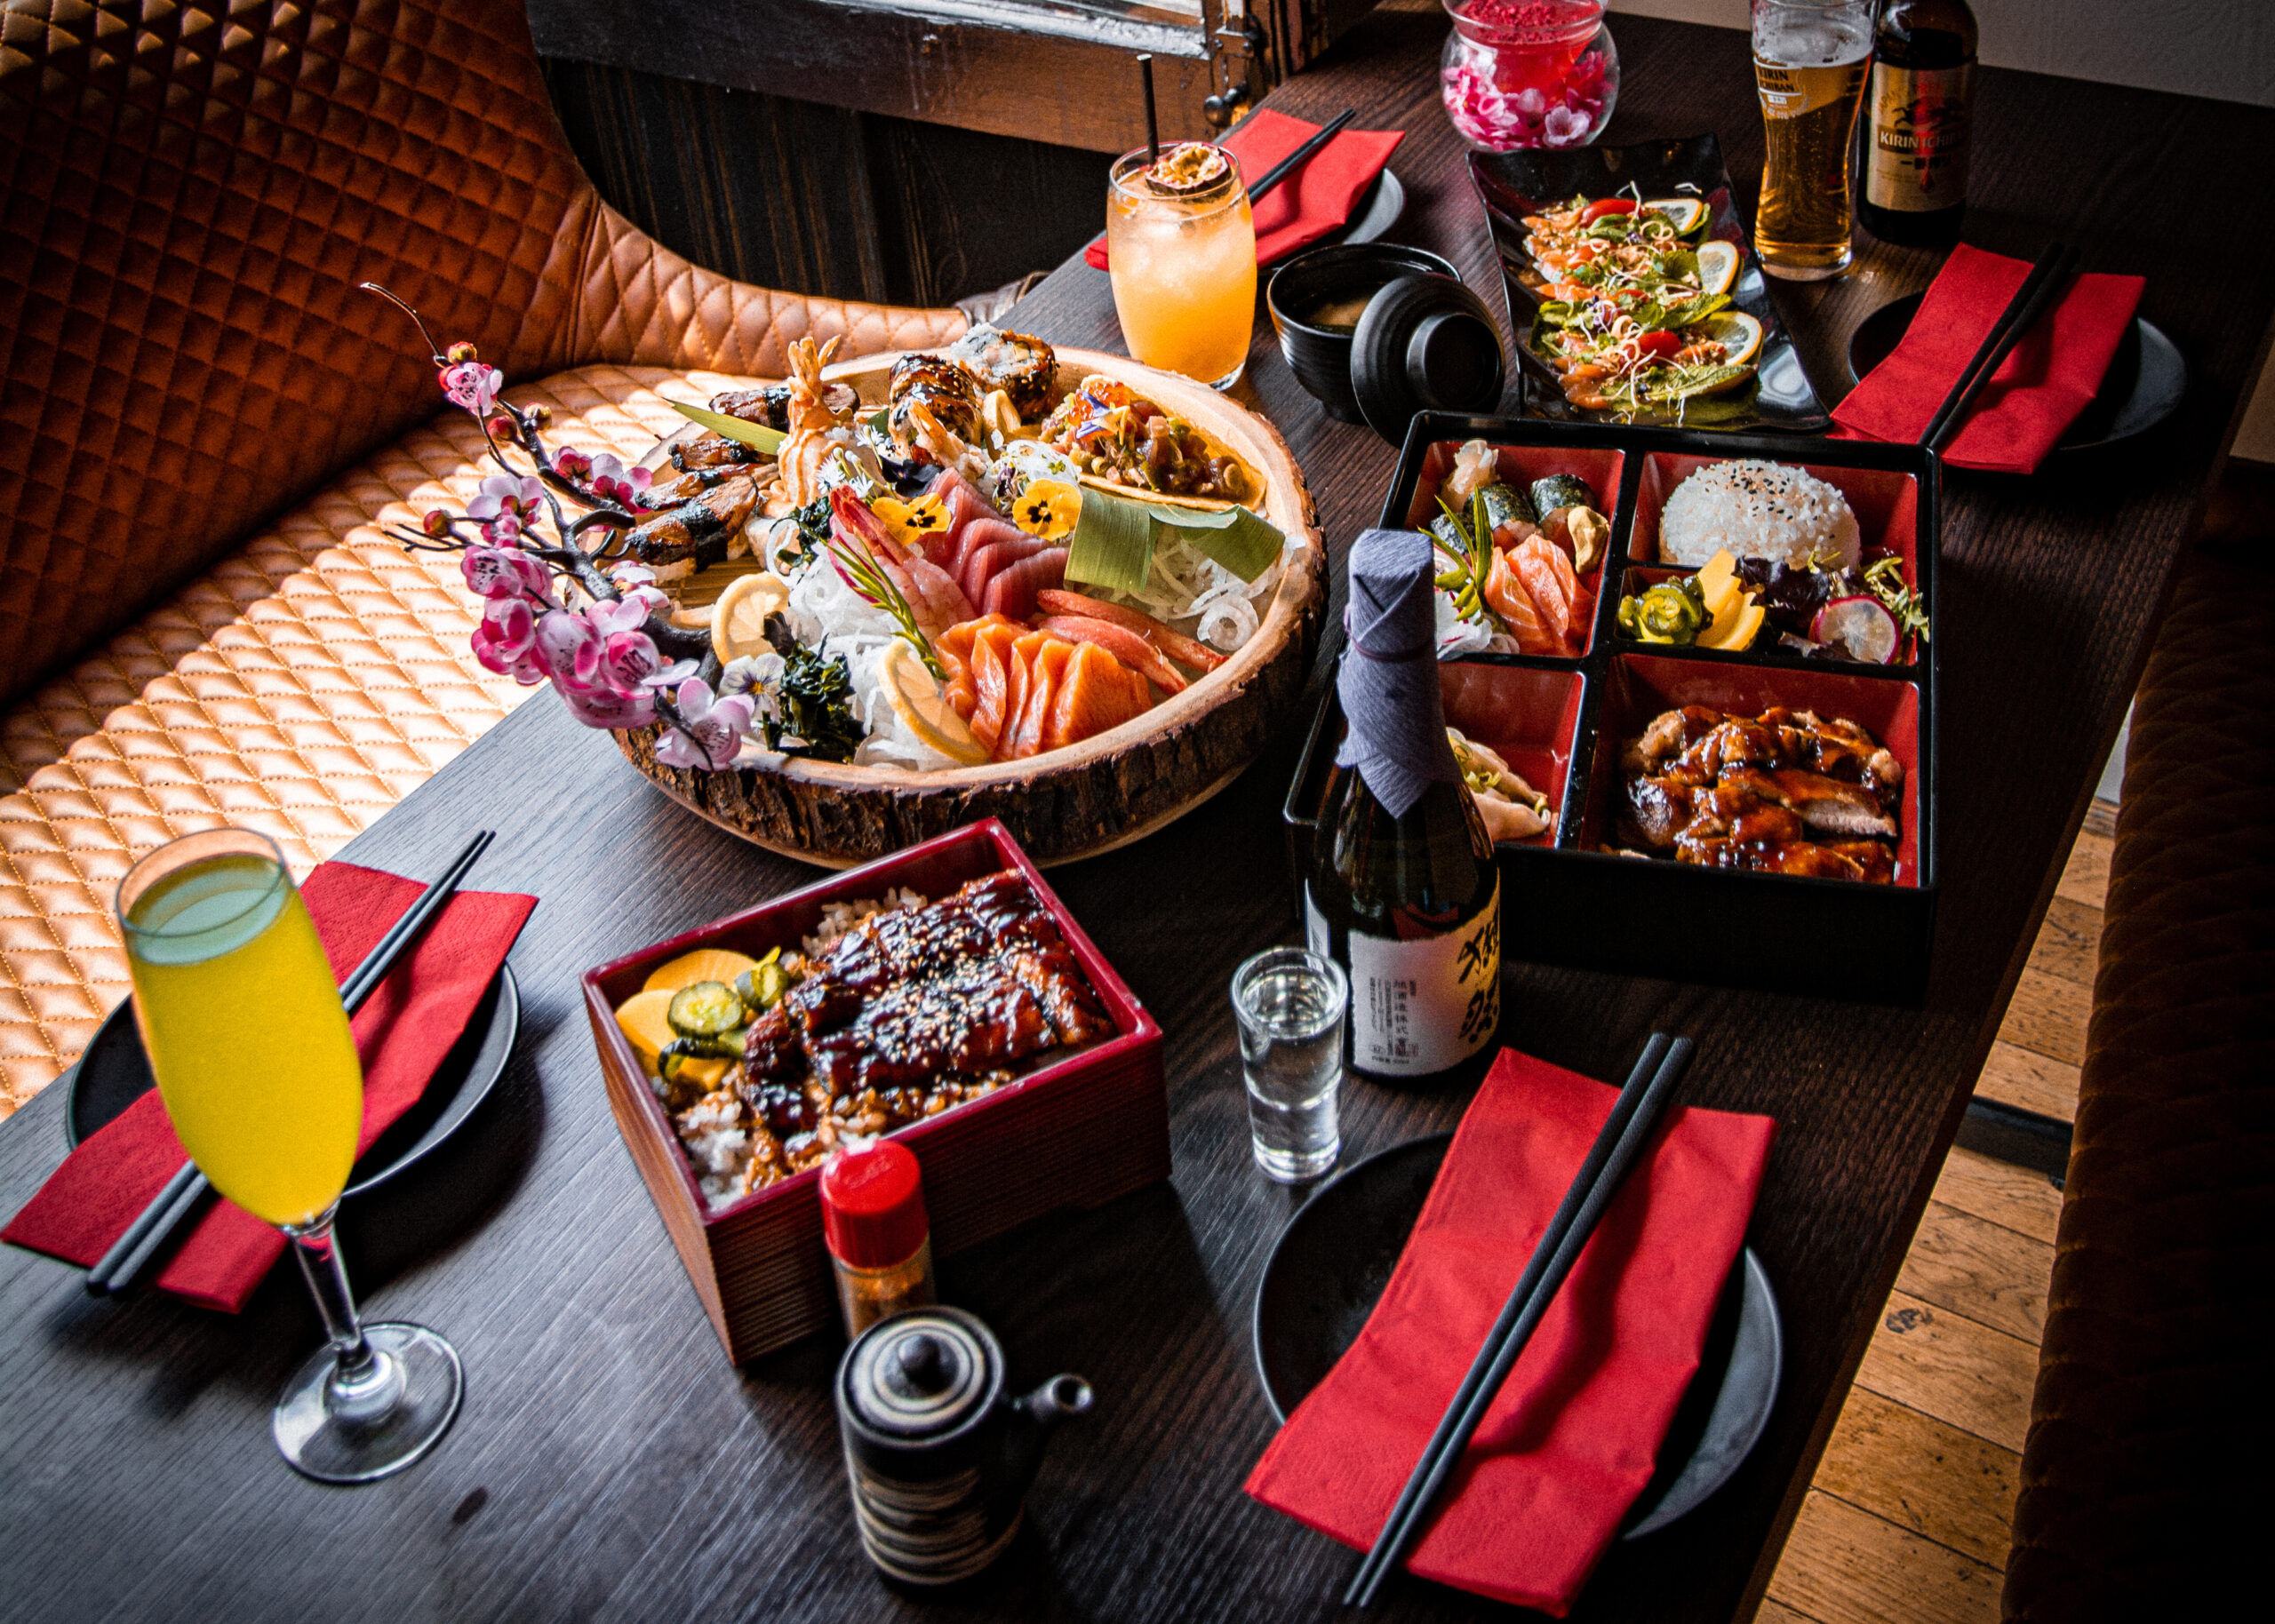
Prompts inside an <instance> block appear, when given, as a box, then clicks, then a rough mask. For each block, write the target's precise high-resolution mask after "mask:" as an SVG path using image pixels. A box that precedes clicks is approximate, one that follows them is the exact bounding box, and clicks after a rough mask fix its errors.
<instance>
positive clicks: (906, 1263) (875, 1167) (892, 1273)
mask: <svg viewBox="0 0 2275 1624" xmlns="http://www.w3.org/2000/svg"><path fill="white" fill-rule="evenodd" d="M821 1227H822V1234H823V1236H824V1237H825V1238H826V1239H827V1241H828V1243H829V1261H830V1262H831V1264H832V1265H833V1266H834V1269H835V1270H836V1273H837V1302H838V1306H839V1307H840V1308H842V1309H843V1310H845V1334H846V1335H848V1336H858V1335H860V1334H861V1333H862V1332H864V1331H866V1330H867V1329H868V1328H869V1327H870V1326H871V1325H874V1324H876V1322H877V1321H879V1320H880V1319H882V1318H884V1317H885V1316H886V1315H888V1314H898V1312H900V1310H903V1309H913V1308H925V1307H929V1306H930V1305H931V1304H933V1303H936V1302H938V1301H939V1300H940V1298H939V1294H938V1291H937V1290H936V1289H935V1288H934V1286H933V1285H932V1236H931V1230H930V1224H929V1223H928V1222H927V1221H926V1219H925V1216H924V1174H923V1171H922V1169H921V1168H920V1167H918V1166H917V1165H916V1158H915V1156H914V1153H912V1152H911V1151H910V1150H907V1149H906V1147H905V1146H902V1145H898V1144H895V1143H894V1142H892V1141H891V1140H890V1139H879V1140H874V1141H873V1142H870V1143H868V1144H866V1145H864V1146H861V1147H859V1148H858V1149H854V1150H840V1151H839V1152H838V1153H837V1154H836V1155H835V1156H833V1157H831V1158H830V1159H829V1163H828V1165H827V1166H825V1167H824V1168H823V1169H822V1170H821Z"/></svg>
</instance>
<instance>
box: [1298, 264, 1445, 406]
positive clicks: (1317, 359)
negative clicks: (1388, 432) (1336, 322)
mask: <svg viewBox="0 0 2275 1624" xmlns="http://www.w3.org/2000/svg"><path fill="white" fill-rule="evenodd" d="M1415 275H1437V276H1448V277H1451V278H1452V279H1453V280H1454V281H1456V282H1459V281H1460V280H1461V273H1460V272H1458V271H1457V270H1455V269H1454V267H1452V265H1450V264H1449V263H1448V262H1447V261H1446V260H1444V259H1440V258H1439V257H1438V256H1437V255H1436V254H1433V253H1431V252H1429V251H1427V250H1425V249H1419V248H1408V247H1406V246H1404V245H1403V244H1401V243H1341V244H1337V246H1335V247H1333V248H1314V249H1313V250H1311V251H1309V252H1307V253H1301V254H1297V256H1296V257H1295V258H1294V259H1289V261H1287V262H1286V263H1285V264H1283V265H1282V266H1281V267H1280V268H1279V269H1278V270H1276V271H1274V272H1273V273H1272V280H1271V281H1270V282H1268V283H1265V288H1264V303H1265V307H1266V308H1267V309H1269V310H1270V311H1271V312H1272V325H1273V328H1274V329H1276V330H1278V332H1279V334H1280V353H1281V355H1283V356H1285V357H1286V358H1287V362H1288V370H1289V371H1291V372H1293V373H1294V374H1295V375H1296V381H1297V383H1299V384H1301V385H1303V386H1304V387H1305V390H1306V391H1308V392H1309V393H1310V394H1311V395H1312V397H1313V399H1314V400H1316V401H1318V402H1319V403H1320V404H1321V406H1323V407H1325V408H1326V409H1327V415H1328V416H1329V417H1330V418H1337V420H1339V421H1341V422H1345V423H1364V422H1365V421H1366V420H1367V419H1366V417H1365V415H1364V414H1363V413H1361V411H1360V410H1359V397H1358V396H1357V395H1356V394H1353V392H1352V387H1351V341H1352V337H1353V334H1352V331H1351V330H1349V329H1347V328H1346V329H1340V330H1338V329H1335V328H1328V327H1317V326H1313V324H1312V323H1311V322H1308V321H1306V320H1305V319H1304V318H1305V316H1307V315H1309V314H1311V313H1313V311H1316V310H1318V309H1319V308H1320V307H1321V306H1323V305H1327V304H1329V303H1334V302H1340V301H1342V300H1345V299H1357V300H1360V301H1362V302H1363V301H1364V300H1366V299H1371V298H1373V297H1374V295H1375V294H1377V293H1378V292H1380V291H1382V290H1383V289H1384V288H1385V287H1387V286H1389V285H1390V284H1391V283H1393V282H1396V281H1397V280H1398V279H1399V278H1400V277H1401V276H1415Z"/></svg>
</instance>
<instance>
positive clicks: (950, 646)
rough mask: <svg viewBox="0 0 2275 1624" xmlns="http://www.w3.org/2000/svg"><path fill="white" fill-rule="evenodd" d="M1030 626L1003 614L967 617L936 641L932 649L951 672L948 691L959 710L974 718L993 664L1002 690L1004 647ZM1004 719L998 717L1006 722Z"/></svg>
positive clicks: (999, 690) (1000, 691) (962, 713)
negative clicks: (983, 676) (984, 675)
mask: <svg viewBox="0 0 2275 1624" xmlns="http://www.w3.org/2000/svg"><path fill="white" fill-rule="evenodd" d="M1026 631H1027V629H1026V627H1025V626H1023V625H1020V624H1019V623H1018V621H1016V620H1006V619H1004V618H1003V617H1002V616H1001V615H989V616H986V617H982V618H980V619H978V620H967V621H964V622H962V623H961V624H960V625H952V626H950V627H949V628H948V629H947V630H946V631H945V632H943V633H940V634H939V636H938V637H936V638H934V639H933V640H932V652H933V653H935V654H937V655H938V656H939V657H940V664H941V665H942V666H943V667H944V668H945V669H946V672H947V686H946V693H945V697H946V700H947V702H948V704H949V705H952V706H954V709H955V713H956V714H957V715H959V716H961V717H962V718H963V719H964V720H966V721H970V720H971V719H972V717H973V716H974V715H975V714H976V713H977V712H978V709H979V684H980V678H981V674H982V673H983V672H985V671H986V670H987V669H988V668H989V667H990V666H991V665H992V666H993V668H994V673H995V679H996V681H995V691H996V693H997V694H998V696H1000V695H1001V694H1002V672H1003V650H1004V649H1008V648H1010V646H1011V644H1012V643H1013V642H1014V641H1018V639H1019V638H1022V637H1024V636H1026ZM996 722H997V725H998V726H999V727H1000V726H1001V725H1002V718H1001V716H998V717H997V718H996Z"/></svg>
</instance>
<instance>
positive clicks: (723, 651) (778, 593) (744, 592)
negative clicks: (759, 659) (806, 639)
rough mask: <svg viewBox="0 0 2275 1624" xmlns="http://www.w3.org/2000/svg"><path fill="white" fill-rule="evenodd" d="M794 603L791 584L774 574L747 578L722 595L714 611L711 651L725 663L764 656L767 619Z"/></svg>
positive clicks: (741, 579)
mask: <svg viewBox="0 0 2275 1624" xmlns="http://www.w3.org/2000/svg"><path fill="white" fill-rule="evenodd" d="M789 601H790V584H789V583H788V582H787V581H785V580H784V579H783V578H782V577H780V576H778V575H776V574H775V573H774V572H773V571H772V570H770V569H766V570H761V571H760V572H759V573H758V574H756V575H746V576H744V577H741V578H740V579H739V580H737V581H735V582H734V583H733V584H732V585H730V586H729V587H728V588H727V590H726V591H724V592H722V593H720V594H719V601H718V602H717V603H715V604H714V605H713V606H712V609H711V651H712V653H714V654H715V655H717V656H718V657H719V658H720V660H721V662H722V663H724V662H726V661H729V660H738V659H741V658H743V657H746V656H747V655H754V654H764V653H765V652H766V651H767V650H768V649H770V648H772V647H773V645H772V644H770V643H769V642H768V641H766V618H767V617H768V616H770V615H778V614H779V613H781V612H782V610H783V609H784V608H785V607H786V606H787V605H788V603H789Z"/></svg>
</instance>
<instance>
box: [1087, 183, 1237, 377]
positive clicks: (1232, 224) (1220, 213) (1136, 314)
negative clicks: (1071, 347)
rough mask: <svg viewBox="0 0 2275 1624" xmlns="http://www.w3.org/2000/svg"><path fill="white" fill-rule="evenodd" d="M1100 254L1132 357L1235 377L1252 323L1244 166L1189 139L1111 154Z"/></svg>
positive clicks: (1167, 367)
mask: <svg viewBox="0 0 2275 1624" xmlns="http://www.w3.org/2000/svg"><path fill="white" fill-rule="evenodd" d="M1106 254H1107V257H1108V260H1109V263H1110V264H1111V265H1112V267H1113V275H1114V312H1115V314H1118V315H1119V316H1121V318H1122V338H1124V339H1125V340H1126V341H1127V342H1128V343H1129V346H1130V354H1131V355H1132V356H1133V357H1134V358H1136V359H1137V360H1139V361H1142V362H1145V364H1146V365H1147V366H1149V367H1160V368H1161V370H1164V371H1168V372H1181V373H1183V374H1184V375H1185V377H1187V378H1198V379H1200V380H1201V382H1202V383H1205V384H1209V385H1212V386H1215V387H1217V388H1219V389H1226V388H1230V387H1231V386H1233V384H1234V383H1235V382H1237V381H1238V380H1239V378H1240V375H1241V367H1242V366H1244V365H1246V364H1247V362H1248V345H1249V332H1250V330H1251V329H1252V328H1253V327H1254V326H1255V323H1256V224H1255V221H1254V219H1252V217H1251V216H1250V214H1249V203H1248V187H1247V184H1246V183H1245V182H1244V181H1242V179H1241V168H1240V163H1239V161H1238V160H1237V159H1235V158H1234V157H1233V155H1232V154H1230V153H1228V152H1226V151H1225V149H1224V148H1223V147H1212V146H1210V145H1209V144H1208V143H1207V142H1205V141H1186V142H1183V143H1181V144H1179V145H1178V146H1176V147H1167V148H1164V149H1163V151H1162V153H1161V161H1160V162H1159V163H1151V162H1149V161H1148V159H1147V157H1146V155H1145V151H1144V150H1143V149H1140V150H1138V151H1137V152H1131V153H1125V154H1124V155H1122V157H1120V158H1119V159H1117V160H1115V162H1114V170H1113V173H1112V178H1111V179H1109V181H1108V183H1107V188H1106Z"/></svg>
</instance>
